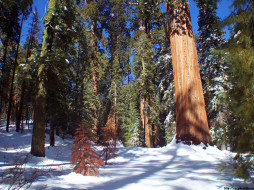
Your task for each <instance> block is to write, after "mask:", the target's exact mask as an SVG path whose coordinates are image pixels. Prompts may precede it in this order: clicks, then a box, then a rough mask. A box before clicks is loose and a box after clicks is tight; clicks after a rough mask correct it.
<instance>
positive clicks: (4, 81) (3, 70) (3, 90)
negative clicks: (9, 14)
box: [0, 39, 9, 119]
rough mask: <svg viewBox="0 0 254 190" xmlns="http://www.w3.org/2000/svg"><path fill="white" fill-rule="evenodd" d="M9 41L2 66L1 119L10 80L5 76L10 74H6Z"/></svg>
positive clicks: (0, 83)
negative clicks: (7, 84)
mask: <svg viewBox="0 0 254 190" xmlns="http://www.w3.org/2000/svg"><path fill="white" fill-rule="evenodd" d="M8 41H9V40H8V39H7V42H6V44H5V48H4V56H3V65H2V76H1V81H0V96H1V102H0V119H1V118H2V109H3V107H4V102H5V101H4V97H5V93H4V92H5V91H6V89H5V87H6V83H8V82H7V81H8V80H6V78H9V77H6V76H5V75H7V73H9V72H6V60H7V52H8V44H9V43H8Z"/></svg>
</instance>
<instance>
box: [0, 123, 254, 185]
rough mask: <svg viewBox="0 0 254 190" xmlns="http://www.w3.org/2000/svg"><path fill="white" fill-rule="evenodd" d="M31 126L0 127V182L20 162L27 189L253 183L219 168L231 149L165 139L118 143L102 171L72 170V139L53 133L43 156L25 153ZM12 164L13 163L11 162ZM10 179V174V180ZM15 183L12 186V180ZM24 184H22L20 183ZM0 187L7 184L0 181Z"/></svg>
mask: <svg viewBox="0 0 254 190" xmlns="http://www.w3.org/2000/svg"><path fill="white" fill-rule="evenodd" d="M30 145H31V131H27V130H25V132H24V133H23V134H20V133H16V132H15V130H14V127H11V130H10V132H9V133H6V132H5V130H4V128H0V182H1V180H2V179H7V177H8V176H9V175H10V174H12V173H15V171H16V170H13V169H12V168H14V166H15V163H20V162H22V163H25V164H24V165H22V166H20V167H19V168H22V169H21V170H20V171H22V172H23V173H22V176H18V174H17V173H18V172H16V173H15V175H17V177H16V178H18V177H20V178H22V177H23V179H24V177H26V178H25V179H26V180H27V181H29V178H32V177H34V179H35V182H33V183H32V185H31V187H30V189H50V190H53V189H54V190H56V189H57V190H58V189H59V190H61V189H86V190H114V189H121V190H127V189H128V190H154V189H155V190H189V189H190V190H192V189H195V190H215V189H223V190H224V189H227V187H229V188H240V187H241V188H244V187H248V188H249V189H252V188H253V189H254V186H253V184H246V183H244V182H243V181H242V180H240V179H235V178H233V177H232V175H230V174H229V173H227V174H226V173H220V172H218V164H220V163H226V162H228V161H230V160H231V159H232V157H233V154H232V153H230V152H229V151H220V150H218V149H217V148H216V147H208V148H206V149H204V147H203V146H201V145H200V146H188V145H182V144H176V143H175V142H172V143H170V144H169V145H167V146H166V147H163V148H150V149H149V148H140V147H128V148H125V147H123V146H121V145H119V152H118V157H117V158H114V159H111V160H110V161H109V165H107V166H106V167H105V168H101V169H100V175H101V177H88V176H82V175H80V174H76V173H74V172H72V169H73V167H72V166H71V165H70V162H69V160H70V155H71V151H70V149H71V147H72V140H71V139H65V140H62V139H61V138H59V137H56V147H50V146H49V137H48V136H47V137H46V157H45V158H38V157H33V156H31V155H30V154H29V151H30ZM16 165H17V164H16ZM9 182H10V180H9ZM13 187H14V186H13ZM23 188H24V189H26V187H25V186H24V187H23ZM0 189H8V186H7V184H4V183H2V184H1V185H0Z"/></svg>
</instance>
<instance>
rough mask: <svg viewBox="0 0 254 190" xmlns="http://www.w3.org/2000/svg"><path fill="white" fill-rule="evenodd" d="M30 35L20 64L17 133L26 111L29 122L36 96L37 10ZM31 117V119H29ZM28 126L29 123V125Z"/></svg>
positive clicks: (34, 13)
mask: <svg viewBox="0 0 254 190" xmlns="http://www.w3.org/2000/svg"><path fill="white" fill-rule="evenodd" d="M28 32H29V34H28V37H27V41H26V42H25V44H24V48H23V49H24V50H25V52H24V55H23V57H24V59H23V62H21V63H23V64H19V67H18V69H19V72H18V79H17V82H16V83H17V85H18V86H19V87H21V89H20V90H19V92H20V93H19V94H18V96H19V97H20V98H19V100H18V101H17V102H16V105H17V109H16V110H17V118H16V131H19V130H20V125H21V120H22V116H23V115H24V110H25V111H26V120H29V119H30V117H29V116H28V115H29V105H30V107H31V102H32V97H33V95H34V90H33V89H34V88H35V82H34V81H35V80H36V77H35V75H36V73H35V70H36V68H35V66H36V65H35V64H34V63H36V62H37V61H38V56H39V32H40V23H39V17H38V11H37V8H36V7H35V9H34V10H33V12H32V23H31V24H30V26H29V30H28ZM28 117H29V118H28ZM27 124H28V123H27Z"/></svg>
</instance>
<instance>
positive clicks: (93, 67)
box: [91, 20, 98, 133]
mask: <svg viewBox="0 0 254 190" xmlns="http://www.w3.org/2000/svg"><path fill="white" fill-rule="evenodd" d="M96 30H97V25H96V20H92V24H91V47H92V61H91V70H92V90H93V93H94V96H95V97H96V98H97V96H98V73H97V67H98V64H97V59H96V52H97V41H96V40H95V36H96ZM92 107H93V109H94V112H93V115H94V118H95V121H94V130H95V131H96V133H98V121H97V119H98V106H97V105H96V104H92Z"/></svg>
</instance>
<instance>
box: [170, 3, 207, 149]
mask: <svg viewBox="0 0 254 190" xmlns="http://www.w3.org/2000/svg"><path fill="white" fill-rule="evenodd" d="M172 2H173V0H171V1H170V2H169V4H167V15H168V20H169V34H170V43H171V53H172V62H173V72H174V83H175V98H176V139H177V142H183V143H186V144H191V143H192V144H199V143H204V144H211V143H212V142H211V137H210V134H209V126H208V121H207V114H206V109H205V101H204V95H203V90H202V84H201V79H200V73H199V67H198V58H197V51H196V45H195V39H194V36H193V32H192V25H191V19H190V12H189V6H188V2H186V3H179V4H178V5H176V6H173V5H170V3H172Z"/></svg>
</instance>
